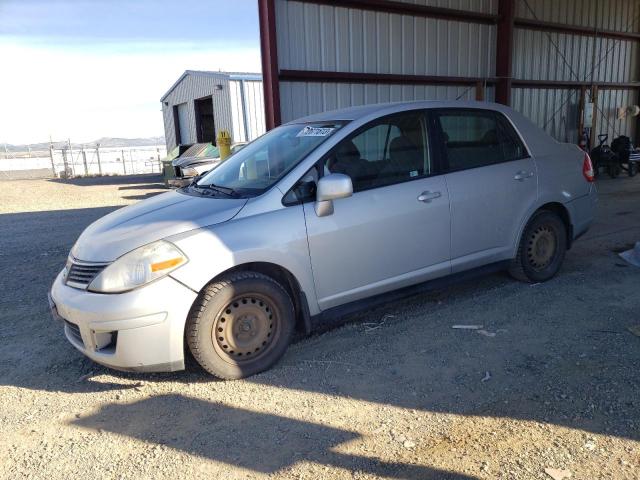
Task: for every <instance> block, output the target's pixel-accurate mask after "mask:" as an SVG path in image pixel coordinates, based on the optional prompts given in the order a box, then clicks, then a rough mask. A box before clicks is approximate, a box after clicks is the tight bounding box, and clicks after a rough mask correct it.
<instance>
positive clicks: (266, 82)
mask: <svg viewBox="0 0 640 480" xmlns="http://www.w3.org/2000/svg"><path fill="white" fill-rule="evenodd" d="M258 17H259V22H260V51H261V54H262V84H263V88H264V110H265V121H266V127H267V130H271V129H272V128H274V127H277V126H278V125H280V123H281V119H280V83H279V80H278V71H279V68H278V47H277V39H276V12H275V5H274V0H258Z"/></svg>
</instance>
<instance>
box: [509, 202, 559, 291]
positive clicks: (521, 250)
mask: <svg viewBox="0 0 640 480" xmlns="http://www.w3.org/2000/svg"><path fill="white" fill-rule="evenodd" d="M566 251H567V228H566V226H565V224H564V222H563V221H562V219H561V218H560V217H559V216H558V215H556V214H555V213H553V212H550V211H547V210H540V211H538V212H536V213H535V214H534V215H533V217H531V220H529V223H527V226H526V227H525V229H524V232H523V234H522V238H521V239H520V245H519V246H518V253H517V255H516V258H515V259H513V261H512V262H511V265H510V266H509V273H510V274H511V276H512V277H513V278H515V279H516V280H520V281H523V282H531V283H537V282H546V281H547V280H550V279H552V278H553V277H554V276H555V275H556V274H557V273H558V271H559V270H560V267H561V266H562V262H563V261H564V256H565V253H566Z"/></svg>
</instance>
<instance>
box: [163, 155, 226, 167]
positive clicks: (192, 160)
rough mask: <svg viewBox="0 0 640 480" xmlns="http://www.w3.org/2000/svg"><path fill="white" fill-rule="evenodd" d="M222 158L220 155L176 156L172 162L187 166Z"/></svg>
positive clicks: (178, 165) (175, 164) (176, 165)
mask: <svg viewBox="0 0 640 480" xmlns="http://www.w3.org/2000/svg"><path fill="white" fill-rule="evenodd" d="M216 160H220V157H182V158H176V159H175V160H174V161H172V162H171V165H173V166H174V167H186V166H188V165H197V164H199V163H212V162H215V161H216Z"/></svg>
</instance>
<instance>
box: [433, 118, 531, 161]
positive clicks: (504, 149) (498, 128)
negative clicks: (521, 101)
mask: <svg viewBox="0 0 640 480" xmlns="http://www.w3.org/2000/svg"><path fill="white" fill-rule="evenodd" d="M436 118H437V121H438V122H439V126H440V129H441V132H442V142H443V144H444V145H443V146H444V150H445V153H446V156H447V160H448V162H449V171H452V172H455V171H459V170H467V169H470V168H477V167H483V166H487V165H493V164H496V163H502V162H508V161H511V160H516V159H520V158H524V157H526V156H527V152H526V149H525V147H524V145H523V144H522V142H521V141H520V139H519V137H518V135H517V134H516V132H515V131H514V130H513V127H512V126H511V125H509V123H508V121H507V120H506V119H505V118H504V117H503V116H502V115H500V114H499V113H496V112H491V111H484V110H459V109H452V110H441V111H438V112H436Z"/></svg>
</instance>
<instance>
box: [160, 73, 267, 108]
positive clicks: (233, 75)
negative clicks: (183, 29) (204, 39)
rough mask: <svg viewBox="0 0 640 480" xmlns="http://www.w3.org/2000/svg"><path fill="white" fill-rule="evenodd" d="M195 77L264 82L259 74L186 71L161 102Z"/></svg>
mask: <svg viewBox="0 0 640 480" xmlns="http://www.w3.org/2000/svg"><path fill="white" fill-rule="evenodd" d="M189 75H194V76H198V77H214V78H215V77H217V78H224V79H228V80H262V75H261V74H259V73H245V72H211V71H206V70H185V71H184V73H183V74H182V75H180V78H178V80H176V81H175V83H174V84H173V85H171V88H170V89H169V90H167V92H166V93H165V94H164V95H163V96H162V98H160V101H161V102H164V101H165V99H166V98H167V97H168V96H169V95H170V94H171V92H173V91H174V90H175V88H176V87H177V86H178V85H179V84H180V82H182V81H183V80H184V79H185V78H187V76H189Z"/></svg>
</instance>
